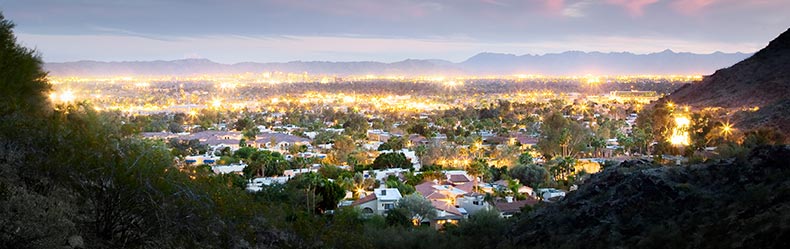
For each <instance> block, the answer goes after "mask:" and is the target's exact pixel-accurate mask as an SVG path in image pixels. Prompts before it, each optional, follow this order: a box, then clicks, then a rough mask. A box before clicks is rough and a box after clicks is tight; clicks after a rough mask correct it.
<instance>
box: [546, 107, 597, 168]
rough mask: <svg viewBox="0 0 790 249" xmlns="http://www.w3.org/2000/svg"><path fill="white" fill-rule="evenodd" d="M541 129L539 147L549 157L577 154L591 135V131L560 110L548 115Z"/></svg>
mask: <svg viewBox="0 0 790 249" xmlns="http://www.w3.org/2000/svg"><path fill="white" fill-rule="evenodd" d="M540 130H541V132H540V134H541V138H540V140H539V141H538V148H540V150H541V152H542V153H543V155H544V156H547V157H548V158H552V157H555V156H560V157H566V156H573V155H576V153H577V152H579V151H581V150H583V149H584V148H585V147H586V145H587V141H588V139H587V137H588V136H589V131H587V130H586V129H585V128H584V127H582V126H581V124H579V123H577V122H575V121H571V120H570V119H567V118H565V117H563V116H562V114H560V113H559V112H553V113H551V114H550V115H548V116H546V117H545V118H544V121H543V124H542V125H541V129H540Z"/></svg>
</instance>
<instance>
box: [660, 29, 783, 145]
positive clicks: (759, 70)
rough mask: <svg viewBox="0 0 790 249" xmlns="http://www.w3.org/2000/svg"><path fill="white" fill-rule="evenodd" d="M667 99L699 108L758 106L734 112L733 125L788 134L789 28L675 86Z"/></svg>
mask: <svg viewBox="0 0 790 249" xmlns="http://www.w3.org/2000/svg"><path fill="white" fill-rule="evenodd" d="M667 100H671V101H674V102H676V103H678V104H684V105H690V106H692V107H698V108H699V107H722V108H728V109H739V108H741V109H742V108H753V107H759V108H758V109H757V110H758V111H754V112H742V113H740V114H739V115H736V118H737V120H733V121H734V122H735V124H736V126H738V127H741V128H755V127H766V126H772V127H776V128H778V129H779V130H781V131H783V132H784V133H785V134H790V29H788V30H787V31H785V32H784V33H782V34H781V35H779V36H778V37H777V38H776V39H774V40H773V41H771V42H770V43H769V44H768V46H767V47H765V48H763V49H762V50H760V51H758V52H757V53H755V54H754V55H753V56H751V57H749V58H747V59H745V60H743V61H741V62H738V63H737V64H735V65H733V66H731V67H728V68H724V69H721V70H718V71H716V73H714V74H713V75H710V76H708V77H705V78H704V79H703V80H702V82H700V83H697V84H691V85H687V86H684V87H682V88H680V89H678V90H677V91H676V92H674V93H672V94H671V95H669V96H668V97H667Z"/></svg>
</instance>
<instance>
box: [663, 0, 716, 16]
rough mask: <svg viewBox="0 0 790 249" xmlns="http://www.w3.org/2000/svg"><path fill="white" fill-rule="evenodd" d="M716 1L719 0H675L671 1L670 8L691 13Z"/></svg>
mask: <svg viewBox="0 0 790 249" xmlns="http://www.w3.org/2000/svg"><path fill="white" fill-rule="evenodd" d="M718 1H719V0H676V1H674V2H672V8H674V9H675V10H677V11H678V12H681V13H684V14H688V15H691V14H694V13H697V11H699V10H701V9H703V8H705V7H706V6H708V5H711V4H714V3H716V2H718Z"/></svg>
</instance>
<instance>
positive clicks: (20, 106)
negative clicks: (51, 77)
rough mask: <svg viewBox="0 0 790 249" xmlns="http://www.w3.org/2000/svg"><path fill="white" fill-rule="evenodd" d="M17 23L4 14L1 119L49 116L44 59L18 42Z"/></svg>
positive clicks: (0, 18) (0, 46)
mask: <svg viewBox="0 0 790 249" xmlns="http://www.w3.org/2000/svg"><path fill="white" fill-rule="evenodd" d="M13 28H14V24H13V23H12V22H11V21H9V20H6V19H5V17H4V16H3V15H2V14H1V13H0V43H1V44H0V89H2V91H0V99H2V101H0V116H5V115H8V114H11V113H13V112H17V111H19V112H23V113H27V114H37V115H43V114H45V113H48V110H47V109H48V108H47V107H48V106H49V102H48V101H47V94H48V92H49V91H50V90H51V88H52V87H51V85H50V84H49V83H48V82H47V81H46V76H47V73H46V72H45V71H44V70H43V67H42V65H43V63H42V62H41V58H40V57H39V56H38V55H37V54H36V52H35V51H34V50H32V49H28V48H25V47H22V46H20V45H19V44H17V43H16V36H15V35H14V33H13V31H12V29H13Z"/></svg>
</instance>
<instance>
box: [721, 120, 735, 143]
mask: <svg viewBox="0 0 790 249" xmlns="http://www.w3.org/2000/svg"><path fill="white" fill-rule="evenodd" d="M733 130H735V128H732V124H731V123H730V121H727V122H726V123H723V124H721V135H723V136H724V140H727V137H728V136H730V135H732V131H733Z"/></svg>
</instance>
